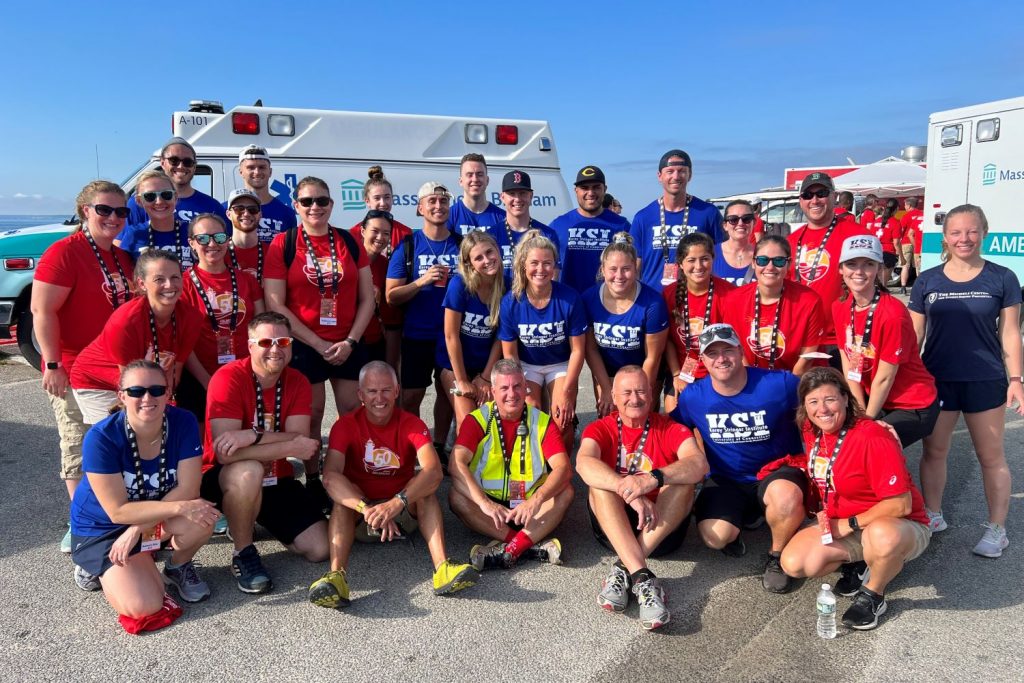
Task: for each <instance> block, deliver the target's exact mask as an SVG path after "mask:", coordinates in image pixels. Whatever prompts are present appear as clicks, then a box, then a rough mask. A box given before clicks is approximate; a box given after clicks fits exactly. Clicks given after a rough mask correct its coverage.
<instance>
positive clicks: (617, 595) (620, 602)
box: [597, 564, 630, 612]
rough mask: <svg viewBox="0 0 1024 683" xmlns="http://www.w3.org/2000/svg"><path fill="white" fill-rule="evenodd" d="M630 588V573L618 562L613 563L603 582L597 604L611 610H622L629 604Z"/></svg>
mask: <svg viewBox="0 0 1024 683" xmlns="http://www.w3.org/2000/svg"><path fill="white" fill-rule="evenodd" d="M629 588H630V586H629V573H628V572H627V571H626V570H625V569H623V568H622V567H620V566H619V565H618V564H613V565H612V568H611V571H609V572H608V576H606V577H604V583H602V584H601V592H600V593H598V594H597V604H598V605H600V606H601V608H602V609H606V610H608V611H609V612H621V611H623V610H624V609H626V608H627V607H628V606H629Z"/></svg>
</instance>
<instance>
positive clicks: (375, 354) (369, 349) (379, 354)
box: [357, 338, 387, 379]
mask: <svg viewBox="0 0 1024 683" xmlns="http://www.w3.org/2000/svg"><path fill="white" fill-rule="evenodd" d="M362 347H363V349H364V350H365V354H366V355H365V360H366V362H367V363H369V362H370V361H371V360H387V350H386V347H385V345H384V339H383V338H381V339H378V340H377V341H375V342H370V343H368V344H362ZM357 379H358V378H357Z"/></svg>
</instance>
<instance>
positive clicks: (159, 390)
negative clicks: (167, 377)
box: [121, 384, 167, 398]
mask: <svg viewBox="0 0 1024 683" xmlns="http://www.w3.org/2000/svg"><path fill="white" fill-rule="evenodd" d="M121 391H123V392H124V393H126V394H128V395H129V396H131V397H132V398H142V397H143V396H145V395H146V394H149V395H150V396H152V397H153V398H159V397H160V396H163V395H164V394H166V393H167V386H166V385H163V384H154V385H153V386H151V387H121Z"/></svg>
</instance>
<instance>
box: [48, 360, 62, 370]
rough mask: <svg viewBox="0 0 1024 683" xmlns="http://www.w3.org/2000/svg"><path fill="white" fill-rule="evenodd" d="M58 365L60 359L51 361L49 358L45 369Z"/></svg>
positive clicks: (52, 368)
mask: <svg viewBox="0 0 1024 683" xmlns="http://www.w3.org/2000/svg"><path fill="white" fill-rule="evenodd" d="M59 367H60V361H52V360H51V361H50V362H48V363H47V364H46V369H47V370H56V369H57V368H59Z"/></svg>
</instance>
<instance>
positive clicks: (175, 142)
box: [160, 137, 196, 157]
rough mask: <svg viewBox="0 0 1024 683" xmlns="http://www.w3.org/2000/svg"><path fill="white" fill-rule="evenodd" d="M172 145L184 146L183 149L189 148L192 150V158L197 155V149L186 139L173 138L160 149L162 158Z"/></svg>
mask: <svg viewBox="0 0 1024 683" xmlns="http://www.w3.org/2000/svg"><path fill="white" fill-rule="evenodd" d="M172 145H182V146H183V147H188V148H189V149H190V150H192V156H195V155H196V148H195V147H193V146H192V143H191V142H189V141H188V140H186V139H185V138H179V137H173V138H171V139H170V140H168V141H167V142H165V143H164V146H163V147H161V148H160V156H161V157H162V156H163V155H164V153H166V152H167V148H168V147H170V146H172Z"/></svg>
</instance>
